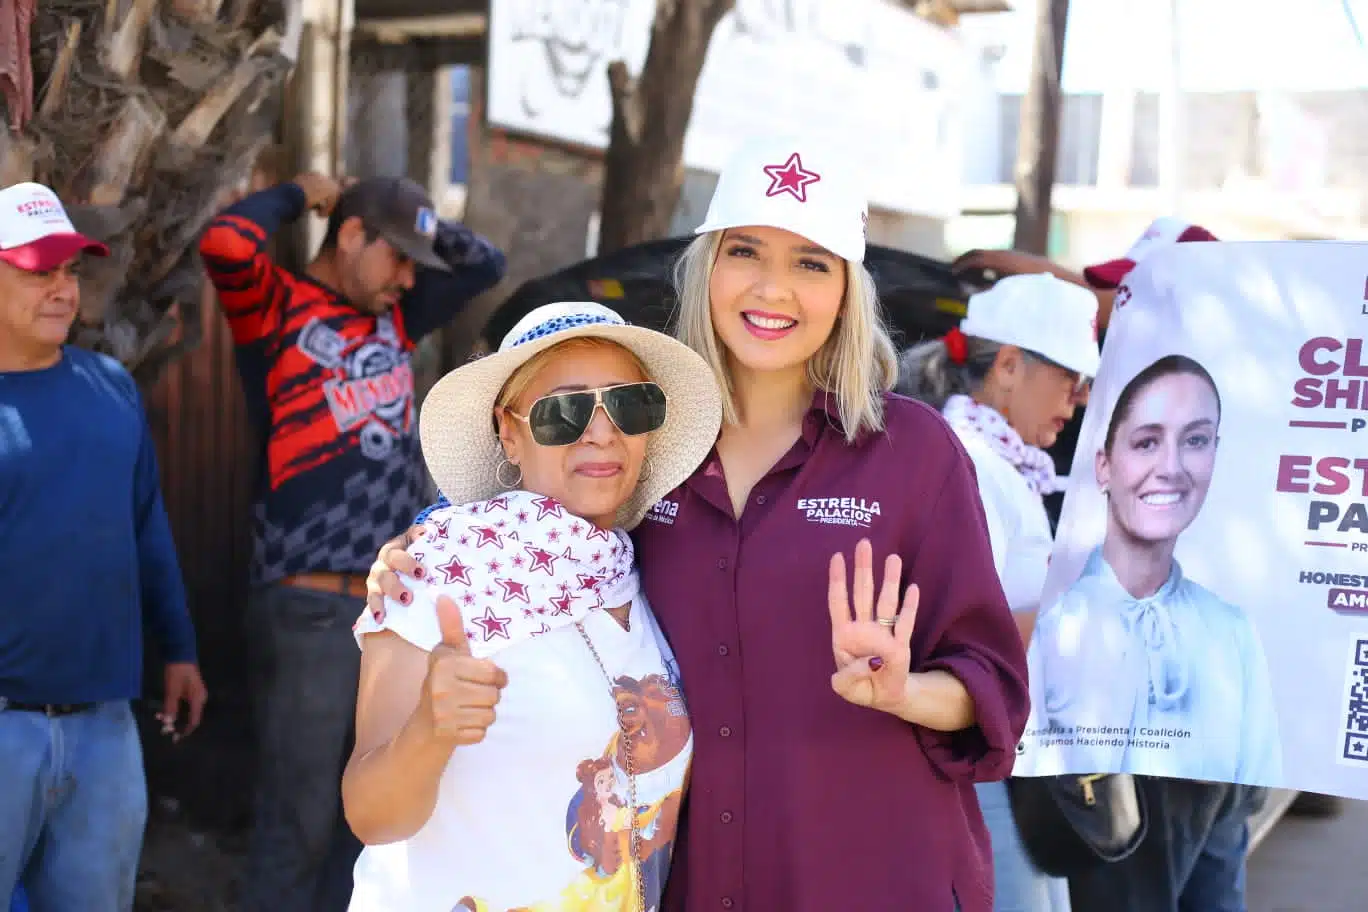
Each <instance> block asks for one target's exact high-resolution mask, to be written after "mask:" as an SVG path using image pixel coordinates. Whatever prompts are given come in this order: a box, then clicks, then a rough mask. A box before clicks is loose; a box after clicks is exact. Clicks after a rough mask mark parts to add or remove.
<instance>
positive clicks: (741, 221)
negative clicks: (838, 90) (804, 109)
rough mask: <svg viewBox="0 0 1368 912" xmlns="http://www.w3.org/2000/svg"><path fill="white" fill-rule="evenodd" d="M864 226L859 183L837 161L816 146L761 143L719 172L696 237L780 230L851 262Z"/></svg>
mask: <svg viewBox="0 0 1368 912" xmlns="http://www.w3.org/2000/svg"><path fill="white" fill-rule="evenodd" d="M868 223H869V204H868V201H867V199H866V197H865V194H864V193H863V192H861V189H860V186H859V179H858V177H857V175H856V173H855V170H854V169H853V168H852V167H851V166H850V165H849V164H848V163H847V162H845V161H844V160H843V159H842V158H841V157H840V156H839V155H837V154H836V153H835V152H834V151H832V150H830V149H827V148H825V147H823V146H821V145H818V144H817V143H813V142H807V141H801V140H793V139H788V138H782V137H772V136H764V137H756V138H754V139H751V140H749V141H747V142H745V143H744V144H742V145H741V147H740V148H739V149H737V150H736V152H735V154H733V155H732V157H731V159H730V160H729V161H728V162H727V164H726V166H725V167H724V168H723V169H722V173H721V174H720V175H718V178H717V188H716V189H715V190H714V191H713V197H712V202H711V203H710V204H709V206H708V214H707V216H706V217H705V218H704V220H703V224H702V225H700V226H699V227H698V229H697V231H696V233H697V234H705V233H707V232H710V231H724V230H726V229H728V228H742V227H744V226H746V225H760V226H765V227H769V228H780V229H783V230H785V231H792V232H793V233H794V234H797V235H801V236H802V237H805V238H807V239H808V240H809V241H811V242H812V243H814V244H816V245H818V246H819V247H824V248H826V249H827V250H830V251H831V252H832V253H834V254H836V255H837V256H838V257H841V258H842V259H845V260H850V261H852V262H856V263H859V262H863V261H864V255H865V232H866V229H867V226H868Z"/></svg>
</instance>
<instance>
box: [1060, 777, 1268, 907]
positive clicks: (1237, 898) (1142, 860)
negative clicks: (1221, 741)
mask: <svg viewBox="0 0 1368 912" xmlns="http://www.w3.org/2000/svg"><path fill="white" fill-rule="evenodd" d="M1139 782H1140V788H1141V789H1142V790H1143V792H1144V795H1145V801H1146V802H1147V804H1148V806H1149V820H1150V824H1149V833H1148V835H1147V836H1146V837H1145V840H1144V842H1142V843H1141V844H1140V847H1139V849H1137V850H1136V852H1135V854H1134V855H1132V856H1131V857H1130V858H1127V859H1126V860H1125V861H1122V862H1119V863H1118V864H1113V865H1103V866H1102V867H1100V868H1096V869H1094V870H1092V871H1089V872H1088V873H1087V874H1085V875H1083V876H1081V877H1075V878H1072V879H1071V880H1070V882H1069V887H1070V892H1071V895H1072V897H1073V908H1074V912H1245V854H1246V852H1247V851H1248V849H1249V812H1250V808H1251V806H1253V804H1254V803H1255V802H1254V800H1253V799H1254V795H1252V794H1251V790H1250V789H1249V788H1247V787H1244V786H1239V785H1229V784H1226V783H1221V782H1193V781H1190V780H1185V779H1157V778H1153V777H1143V778H1140V779H1139Z"/></svg>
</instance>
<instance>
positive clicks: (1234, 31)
mask: <svg viewBox="0 0 1368 912" xmlns="http://www.w3.org/2000/svg"><path fill="white" fill-rule="evenodd" d="M1010 2H1012V5H1013V6H1014V7H1015V9H1014V11H1013V12H1011V13H1002V14H994V15H986V16H966V17H965V18H964V19H963V20H962V27H963V31H964V34H965V36H966V38H968V39H969V40H970V41H973V42H975V43H984V44H993V43H996V44H1001V45H1003V46H1004V47H1005V48H1006V53H1005V55H1004V56H1003V58H1002V60H1001V61H1000V62H999V64H998V66H997V83H998V89H999V91H1003V92H1012V93H1016V92H1021V91H1023V90H1024V88H1025V85H1026V79H1027V75H1028V73H1029V72H1030V66H1031V50H1032V48H1031V29H1032V27H1033V25H1034V19H1035V7H1036V2H1037V0H1010ZM1349 6H1350V8H1351V9H1352V10H1353V11H1354V14H1355V16H1356V18H1357V20H1358V24H1359V28H1360V30H1362V31H1363V32H1364V37H1365V39H1368V0H1349ZM1168 8H1169V2H1168V0H1073V2H1072V3H1071V4H1070V9H1069V30H1068V34H1067V38H1066V46H1065V50H1064V90H1065V91H1066V92H1100V91H1102V90H1104V89H1107V88H1113V87H1114V88H1123V87H1131V88H1135V89H1138V90H1141V91H1157V90H1159V89H1161V88H1162V87H1164V86H1165V85H1166V82H1167V79H1168V70H1167V67H1168V56H1169V44H1168V37H1167V32H1166V25H1167V19H1168ZM1178 8H1179V11H1178V15H1179V33H1180V36H1181V39H1180V40H1181V49H1182V50H1181V55H1180V56H1181V59H1182V81H1183V88H1184V89H1185V90H1186V91H1193V92H1212V91H1234V90H1241V89H1246V90H1262V91H1315V90H1325V89H1360V88H1366V87H1368V49H1365V47H1363V46H1362V45H1360V44H1359V43H1358V40H1357V39H1356V37H1355V35H1354V30H1353V28H1352V27H1351V26H1350V24H1349V20H1348V18H1347V17H1346V16H1345V12H1344V4H1343V2H1342V0H1281V2H1280V0H1179V3H1178ZM1290 10H1295V13H1291V14H1290V15H1289V11H1290Z"/></svg>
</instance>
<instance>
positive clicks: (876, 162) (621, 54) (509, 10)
mask: <svg viewBox="0 0 1368 912" xmlns="http://www.w3.org/2000/svg"><path fill="white" fill-rule="evenodd" d="M654 15H655V0H492V3H491V12H490V21H489V79H488V116H489V121H490V123H491V124H494V125H496V126H499V127H503V128H505V129H509V130H515V131H518V132H523V133H529V134H532V135H535V136H541V137H545V138H548V139H554V140H558V141H560V142H567V143H573V144H576V145H582V146H589V147H591V148H600V149H601V148H603V147H605V146H606V145H607V142H608V127H609V123H610V122H611V120H612V103H611V100H610V97H609V91H608V77H607V68H608V64H609V63H611V62H612V61H614V60H618V59H621V60H624V61H625V62H626V63H627V66H628V68H629V69H630V70H631V71H632V72H634V73H636V72H640V70H641V66H642V64H643V63H644V61H645V59H646V52H647V47H648V45H649V43H650V35H651V23H652V19H653V17H654ZM971 66H972V58H971V56H970V53H969V51H968V49H966V48H965V47H964V46H963V45H962V44H961V43H960V41H959V40H958V39H957V38H956V37H955V36H954V35H952V34H950V33H948V32H946V31H945V30H943V29H940V28H938V27H936V26H933V25H931V24H929V23H927V22H925V21H923V20H921V19H919V18H917V17H916V16H914V15H913V14H912V13H910V12H908V11H907V10H906V9H903V8H899V7H897V6H895V5H893V4H892V3H890V2H888V0H840V2H836V0H737V3H736V7H735V9H734V10H733V11H732V12H731V13H729V14H727V16H726V17H725V18H724V19H723V20H722V22H721V24H719V25H718V27H717V31H716V32H715V33H714V34H713V40H712V44H711V45H710V47H709V49H708V56H707V60H706V62H705V64H704V67H703V73H702V75H701V77H700V78H699V84H698V91H697V93H696V94H695V96H694V109H693V117H692V120H691V121H690V125H689V132H688V135H687V138H686V140H685V145H684V161H685V164H686V165H687V166H689V167H691V168H698V169H701V170H706V171H717V170H718V169H720V168H721V167H722V165H723V164H724V163H725V162H726V160H727V158H728V156H729V155H730V153H731V151H732V149H733V148H735V146H736V145H737V144H738V143H739V142H741V141H742V140H743V139H745V138H746V137H748V136H751V135H754V134H757V133H771V134H788V135H792V134H795V133H797V134H800V135H802V136H804V137H811V138H814V139H825V140H827V141H831V142H834V143H836V144H837V145H838V146H839V147H840V148H843V149H846V150H848V151H849V153H850V154H851V155H852V156H853V157H854V158H855V162H854V164H855V165H856V166H857V167H859V168H860V169H861V173H862V174H864V175H866V180H867V181H868V191H869V197H870V202H871V203H872V204H873V205H875V206H879V207H883V208H888V209H893V210H896V211H901V212H912V213H918V214H922V215H931V216H950V215H954V214H956V213H957V212H958V202H959V200H958V189H959V186H960V174H961V170H962V168H961V162H962V158H963V157H962V154H961V145H960V144H961V134H962V128H961V123H960V117H959V113H958V111H959V107H960V106H959V104H958V100H959V98H960V96H961V93H962V91H963V87H964V85H965V83H966V80H967V79H968V78H969V75H970V71H971Z"/></svg>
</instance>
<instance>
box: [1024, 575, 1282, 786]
mask: <svg viewBox="0 0 1368 912" xmlns="http://www.w3.org/2000/svg"><path fill="white" fill-rule="evenodd" d="M1030 653H1031V655H1030V659H1031V676H1032V678H1033V679H1034V680H1033V681H1032V693H1033V695H1034V697H1035V700H1036V705H1035V707H1034V711H1033V713H1032V723H1031V725H1030V726H1029V728H1030V729H1031V730H1033V731H1036V732H1039V731H1040V729H1044V728H1047V727H1049V728H1050V729H1051V730H1050V731H1049V732H1048V733H1043V734H1037V735H1036V736H1035V738H1034V739H1029V740H1028V744H1027V745H1026V746H1025V747H1024V748H1023V750H1024V751H1025V752H1026V753H1027V754H1029V755H1031V756H1024V757H1020V758H1018V770H1019V771H1025V768H1027V767H1029V768H1030V772H1031V773H1034V774H1043V773H1051V772H1058V773H1092V772H1097V773H1102V772H1124V773H1135V774H1142V775H1150V776H1169V777H1178V778H1187V779H1203V780H1208V781H1215V782H1237V783H1241V784H1246V785H1271V786H1277V785H1281V784H1282V749H1281V745H1280V743H1279V740H1278V720H1277V715H1276V712H1275V710H1274V706H1273V692H1272V686H1271V683H1270V681H1269V677H1268V664H1267V661H1266V660H1265V658H1264V651H1263V646H1262V644H1261V643H1260V641H1259V636H1258V633H1257V632H1256V631H1255V629H1254V625H1253V623H1251V621H1250V620H1249V618H1248V617H1247V616H1246V615H1245V613H1244V611H1243V610H1241V609H1240V608H1237V607H1235V606H1234V605H1230V604H1227V603H1226V602H1223V601H1221V600H1220V599H1219V598H1217V597H1216V596H1215V595H1213V594H1212V593H1210V592H1208V591H1207V590H1206V589H1204V588H1202V587H1201V586H1199V585H1198V584H1196V583H1194V582H1193V581H1192V580H1189V579H1186V578H1185V577H1184V576H1183V572H1182V568H1181V567H1180V566H1179V565H1178V562H1177V561H1174V562H1173V570H1172V572H1171V573H1170V574H1169V578H1168V581H1167V582H1165V583H1164V585H1163V586H1162V587H1160V589H1159V591H1158V592H1156V593H1155V594H1154V595H1152V596H1150V597H1148V598H1142V599H1137V598H1134V597H1132V596H1131V595H1130V593H1128V592H1127V591H1126V590H1125V589H1123V588H1122V586H1121V583H1120V582H1119V581H1118V580H1117V578H1116V575H1115V574H1114V573H1113V572H1112V569H1111V567H1110V566H1109V565H1108V564H1107V562H1106V560H1104V559H1103V557H1102V553H1101V550H1100V549H1098V550H1096V551H1094V552H1093V553H1092V555H1091V556H1089V558H1088V561H1087V563H1086V564H1085V565H1084V568H1083V573H1082V574H1081V575H1080V576H1079V578H1078V580H1077V581H1076V582H1075V583H1074V584H1073V586H1072V587H1070V588H1069V590H1068V591H1067V592H1065V593H1064V595H1063V596H1061V597H1060V599H1059V601H1058V602H1056V603H1055V604H1054V605H1052V606H1050V608H1049V609H1048V610H1046V611H1043V612H1042V613H1041V615H1040V618H1039V621H1038V624H1037V626H1036V630H1035V635H1034V637H1032V641H1031V647H1030ZM1023 761H1024V762H1023Z"/></svg>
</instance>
